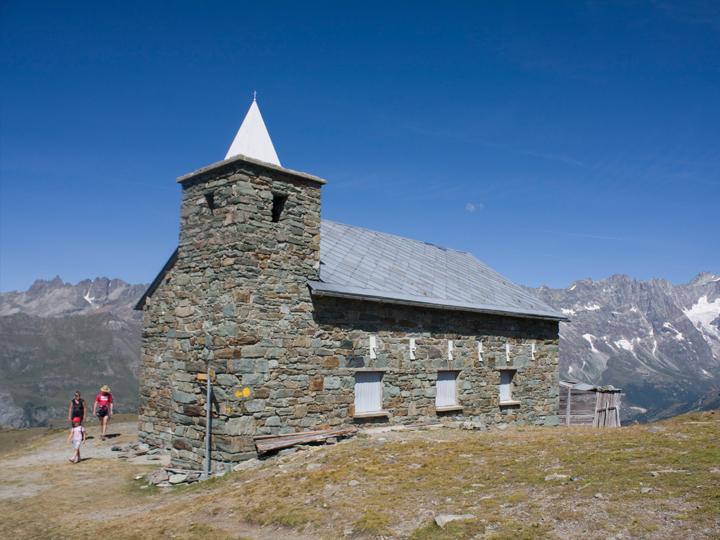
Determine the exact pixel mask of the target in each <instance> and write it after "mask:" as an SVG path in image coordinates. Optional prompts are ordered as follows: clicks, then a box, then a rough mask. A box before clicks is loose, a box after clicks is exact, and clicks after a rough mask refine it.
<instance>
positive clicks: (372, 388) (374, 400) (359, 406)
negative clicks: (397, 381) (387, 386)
mask: <svg viewBox="0 0 720 540" xmlns="http://www.w3.org/2000/svg"><path fill="white" fill-rule="evenodd" d="M382 376H383V374H382V372H380V371H358V372H357V373H355V414H358V413H368V412H378V411H381V410H382V391H383V388H382Z"/></svg>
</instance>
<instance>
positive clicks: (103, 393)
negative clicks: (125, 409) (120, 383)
mask: <svg viewBox="0 0 720 540" xmlns="http://www.w3.org/2000/svg"><path fill="white" fill-rule="evenodd" d="M93 414H94V415H96V416H97V417H98V420H100V427H101V432H100V440H103V441H104V440H105V432H106V431H107V425H108V419H109V418H110V417H111V416H112V414H113V398H112V394H111V393H110V387H109V386H108V385H107V384H104V385H102V386H101V387H100V392H99V393H98V395H97V396H95V404H94V405H93Z"/></svg>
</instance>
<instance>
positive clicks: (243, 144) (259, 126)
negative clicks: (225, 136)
mask: <svg viewBox="0 0 720 540" xmlns="http://www.w3.org/2000/svg"><path fill="white" fill-rule="evenodd" d="M238 154H242V155H243V156H247V157H251V158H254V159H259V160H260V161H265V162H266V163H272V164H273V165H278V166H280V159H279V158H278V155H277V154H276V153H275V147H274V146H273V143H272V140H270V134H269V133H268V130H267V128H266V127H265V122H263V118H262V115H261V114H260V109H259V108H258V106H257V101H255V92H253V102H252V104H250V108H249V109H248V112H247V114H246V115H245V120H243V122H242V124H241V125H240V129H238V132H237V135H235V139H234V140H233V142H232V144H231V145H230V149H229V150H228V151H227V154H225V159H228V158H231V157H233V156H237V155H238Z"/></svg>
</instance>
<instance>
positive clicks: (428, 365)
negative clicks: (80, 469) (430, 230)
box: [140, 157, 558, 468]
mask: <svg viewBox="0 0 720 540" xmlns="http://www.w3.org/2000/svg"><path fill="white" fill-rule="evenodd" d="M179 181H180V183H181V185H182V189H183V198H182V206H181V227H180V242H179V249H178V256H177V260H176V261H175V263H174V265H173V266H172V268H171V269H169V271H167V272H166V273H165V274H164V275H161V276H160V278H161V279H160V281H159V282H158V283H159V284H158V286H157V288H155V289H154V290H153V291H151V293H152V294H151V295H150V296H149V297H148V298H147V300H146V301H145V303H144V310H145V313H144V332H143V347H142V373H141V379H140V392H141V407H140V437H141V440H142V441H143V442H147V443H149V444H152V445H156V446H164V447H169V448H171V450H172V458H173V463H174V464H175V465H177V466H185V467H188V466H189V467H194V468H197V467H199V466H200V464H201V463H202V460H203V456H204V446H203V438H204V433H205V382H204V381H202V380H199V379H198V374H204V373H205V372H206V370H207V369H208V366H209V367H210V368H211V369H212V370H213V371H214V372H215V373H216V378H215V380H214V395H215V398H216V403H215V404H214V409H213V410H214V412H213V422H212V433H213V437H212V457H213V463H214V464H215V466H216V467H219V466H225V465H227V464H231V463H233V462H237V461H241V460H244V459H248V458H251V457H255V456H256V451H255V445H254V442H253V436H255V435H261V434H281V433H289V432H294V431H300V430H311V429H322V428H324V427H330V426H339V425H342V424H354V423H364V422H388V423H396V424H397V423H415V422H420V421H427V420H433V421H437V420H444V419H453V420H458V419H462V420H472V421H476V422H479V423H482V424H484V425H487V426H491V425H493V424H497V423H520V424H541V425H554V424H556V423H557V421H558V418H557V403H558V321H555V320H548V319H540V318H521V317H510V316H501V315H491V314H484V313H477V312H467V311H459V310H455V311H451V310H442V309H435V308H428V307H423V308H421V307H414V306H408V305H397V304H391V303H380V302H370V301H363V300H354V299H342V298H332V297H312V295H311V293H310V290H309V288H308V286H307V282H308V281H309V280H317V279H318V276H319V268H320V189H321V186H322V184H323V183H324V182H323V181H322V180H320V179H319V178H316V177H313V176H310V175H306V174H303V173H296V172H293V171H289V170H287V169H283V168H280V167H276V166H273V165H269V164H265V163H262V162H258V161H255V160H252V159H249V158H244V157H238V158H232V159H230V160H226V161H223V162H220V163H218V164H215V165H212V166H210V167H208V168H206V169H202V170H200V171H197V172H195V173H192V174H190V175H187V176H185V177H182V178H180V179H179ZM274 200H275V201H276V204H277V201H278V200H282V201H284V207H283V209H282V213H281V214H280V218H279V220H278V221H277V222H275V221H273V219H272V218H273V205H274V203H273V201H274ZM370 336H374V337H375V339H376V341H377V353H376V357H375V358H371V357H370V356H371V355H370V352H369V346H368V343H369V339H370ZM411 337H412V338H415V343H416V347H417V349H416V352H415V357H416V358H415V359H410V349H409V338H411ZM448 340H452V342H453V345H454V349H453V355H452V356H453V359H452V360H449V359H448V354H447V348H448V345H447V342H448ZM478 342H481V343H482V353H479V351H478ZM508 345H509V347H507V346H508ZM508 360H509V364H508ZM503 367H513V368H515V370H514V371H513V373H514V378H513V380H512V382H513V384H512V399H513V401H516V402H517V403H514V404H513V405H508V406H501V405H500V403H499V394H498V384H499V381H500V373H501V371H500V370H501V368H503ZM362 370H366V371H367V370H372V371H378V372H382V374H383V375H382V386H383V399H382V409H383V415H381V416H377V417H376V418H370V419H366V418H363V419H360V418H356V417H355V411H354V384H355V374H356V373H357V372H358V371H362ZM442 370H456V371H457V373H458V375H457V393H458V396H457V397H458V407H457V408H456V409H455V410H452V411H448V412H439V411H436V409H435V383H436V381H437V376H438V371H442Z"/></svg>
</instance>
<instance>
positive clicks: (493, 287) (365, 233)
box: [309, 220, 567, 320]
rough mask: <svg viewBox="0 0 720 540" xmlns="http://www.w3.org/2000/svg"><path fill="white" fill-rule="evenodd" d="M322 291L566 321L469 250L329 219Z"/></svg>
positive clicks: (323, 233)
mask: <svg viewBox="0 0 720 540" xmlns="http://www.w3.org/2000/svg"><path fill="white" fill-rule="evenodd" d="M309 285H310V288H311V290H312V291H313V293H314V294H316V295H329V296H339V297H347V298H362V299H364V300H375V301H380V302H383V301H384V302H394V303H401V304H411V305H424V306H427V307H435V308H440V309H452V310H462V311H479V312H485V313H497V314H505V315H515V316H521V317H538V318H546V319H556V320H566V319H567V317H565V316H564V315H562V314H560V313H558V312H557V311H555V310H554V309H553V308H551V307H550V306H548V305H547V304H545V303H544V302H543V301H541V300H540V299H538V298H536V297H535V296H533V295H532V294H531V293H529V292H528V291H527V290H525V289H524V288H522V287H520V286H519V285H515V284H514V283H512V282H510V281H509V280H508V279H506V278H504V277H503V276H501V275H500V274H498V273H497V272H495V271H494V270H493V269H492V268H490V267H489V266H487V265H486V264H484V263H482V262H480V261H479V260H477V259H476V258H475V257H473V256H472V255H471V254H469V253H467V252H464V251H457V250H453V249H448V248H443V247H440V246H436V245H434V244H429V243H427V242H422V241H419V240H411V239H408V238H403V237H400V236H395V235H392V234H386V233H381V232H376V231H371V230H368V229H365V228H362V227H355V226H351V225H344V224H341V223H336V222H333V221H327V220H323V221H322V223H321V229H320V281H319V282H317V281H312V282H310V283H309Z"/></svg>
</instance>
